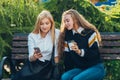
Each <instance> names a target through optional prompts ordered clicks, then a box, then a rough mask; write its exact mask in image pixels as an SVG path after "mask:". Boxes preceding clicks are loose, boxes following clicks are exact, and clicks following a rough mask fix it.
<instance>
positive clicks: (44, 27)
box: [40, 18, 52, 35]
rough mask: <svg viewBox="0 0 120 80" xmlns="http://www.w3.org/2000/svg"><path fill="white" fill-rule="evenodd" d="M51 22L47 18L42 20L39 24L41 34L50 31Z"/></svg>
mask: <svg viewBox="0 0 120 80" xmlns="http://www.w3.org/2000/svg"><path fill="white" fill-rule="evenodd" d="M51 25H52V24H51V21H50V20H49V19H48V18H43V19H42V20H41V22H40V31H41V34H43V35H44V34H47V33H48V32H49V30H50V29H51Z"/></svg>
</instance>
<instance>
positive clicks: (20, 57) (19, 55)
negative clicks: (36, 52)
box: [12, 54, 28, 59]
mask: <svg viewBox="0 0 120 80" xmlns="http://www.w3.org/2000/svg"><path fill="white" fill-rule="evenodd" d="M27 58H28V54H12V59H27Z"/></svg>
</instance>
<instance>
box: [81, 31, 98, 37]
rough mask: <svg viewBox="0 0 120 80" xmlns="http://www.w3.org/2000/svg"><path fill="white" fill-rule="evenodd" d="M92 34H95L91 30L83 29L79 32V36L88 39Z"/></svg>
mask: <svg viewBox="0 0 120 80" xmlns="http://www.w3.org/2000/svg"><path fill="white" fill-rule="evenodd" d="M94 33H96V32H95V31H94V30H91V29H84V30H83V31H82V32H81V35H82V36H86V37H87V36H88V37H90V36H91V35H93V34H94Z"/></svg>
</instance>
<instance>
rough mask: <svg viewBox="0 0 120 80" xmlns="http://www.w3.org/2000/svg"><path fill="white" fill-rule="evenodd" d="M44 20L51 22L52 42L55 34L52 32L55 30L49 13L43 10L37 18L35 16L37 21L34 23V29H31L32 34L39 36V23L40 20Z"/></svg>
mask: <svg viewBox="0 0 120 80" xmlns="http://www.w3.org/2000/svg"><path fill="white" fill-rule="evenodd" d="M44 18H48V19H49V20H50V22H51V29H50V31H51V38H52V41H53V42H54V38H55V37H54V36H55V33H54V30H55V23H54V19H53V17H52V15H51V13H50V12H49V11H47V10H43V11H42V12H41V13H40V14H39V15H38V16H37V20H36V23H35V27H34V29H33V31H32V32H33V33H35V34H39V33H40V31H41V30H40V23H41V21H42V19H44Z"/></svg>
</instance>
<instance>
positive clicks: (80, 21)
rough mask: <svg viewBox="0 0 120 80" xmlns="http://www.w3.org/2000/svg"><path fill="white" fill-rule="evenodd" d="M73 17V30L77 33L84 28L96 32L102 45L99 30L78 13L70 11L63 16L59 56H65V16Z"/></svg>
mask: <svg viewBox="0 0 120 80" xmlns="http://www.w3.org/2000/svg"><path fill="white" fill-rule="evenodd" d="M67 14H69V15H71V17H72V19H73V21H74V22H73V26H74V27H73V29H74V30H75V31H77V29H78V27H83V28H85V29H91V30H94V31H95V32H96V33H97V38H98V41H99V43H101V36H100V33H99V32H98V30H97V29H96V27H95V26H94V25H92V24H91V23H89V22H88V21H87V20H86V19H85V18H84V17H83V16H82V15H81V14H80V13H79V12H78V11H76V10H74V9H69V10H67V11H65V12H63V14H62V21H61V26H60V36H59V40H58V41H59V42H58V54H59V56H60V57H61V56H63V50H64V39H65V32H66V30H67V29H66V27H65V23H64V16H65V15H67Z"/></svg>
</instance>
